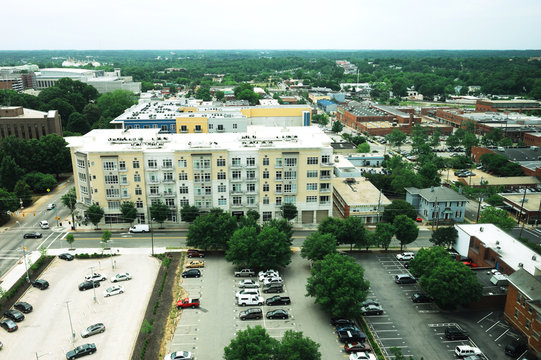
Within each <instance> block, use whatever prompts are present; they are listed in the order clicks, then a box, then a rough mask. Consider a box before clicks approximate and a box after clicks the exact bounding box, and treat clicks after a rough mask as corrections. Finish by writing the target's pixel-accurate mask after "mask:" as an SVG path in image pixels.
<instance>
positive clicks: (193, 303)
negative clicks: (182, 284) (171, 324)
mask: <svg viewBox="0 0 541 360" xmlns="http://www.w3.org/2000/svg"><path fill="white" fill-rule="evenodd" d="M188 307H191V308H192V309H195V308H196V307H199V299H192V298H185V299H182V300H179V301H177V309H180V308H188Z"/></svg>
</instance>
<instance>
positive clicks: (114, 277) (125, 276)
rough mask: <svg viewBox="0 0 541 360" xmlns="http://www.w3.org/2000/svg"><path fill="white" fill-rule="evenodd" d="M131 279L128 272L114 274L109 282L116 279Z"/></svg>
mask: <svg viewBox="0 0 541 360" xmlns="http://www.w3.org/2000/svg"><path fill="white" fill-rule="evenodd" d="M126 280H131V275H130V274H129V273H124V274H116V275H115V276H113V277H112V278H111V282H117V281H126Z"/></svg>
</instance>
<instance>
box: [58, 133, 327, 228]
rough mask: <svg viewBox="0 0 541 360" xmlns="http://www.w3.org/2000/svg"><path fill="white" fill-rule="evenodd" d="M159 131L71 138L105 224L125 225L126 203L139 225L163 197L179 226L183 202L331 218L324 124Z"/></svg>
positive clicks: (87, 190)
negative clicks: (286, 208) (289, 209)
mask: <svg viewBox="0 0 541 360" xmlns="http://www.w3.org/2000/svg"><path fill="white" fill-rule="evenodd" d="M158 131H159V130H158V129H138V130H121V129H114V130H93V131H91V132H89V133H88V134H86V135H84V136H80V137H69V138H66V140H67V141H68V144H69V145H68V146H69V147H70V149H71V154H72V161H73V168H74V173H75V174H74V178H75V185H76V189H77V200H78V202H79V203H80V204H81V205H83V206H81V208H85V207H87V206H89V205H91V204H93V203H96V204H98V205H99V206H101V207H102V208H103V209H104V210H105V220H104V221H105V222H106V223H122V222H123V220H122V218H121V215H120V204H121V203H122V202H124V201H131V202H133V203H135V204H136V207H137V210H138V221H139V222H141V223H145V222H148V208H149V206H150V205H151V204H152V203H153V202H154V201H158V200H161V201H162V202H164V203H165V204H167V205H168V206H169V207H170V209H171V213H170V217H169V221H168V222H166V225H167V224H174V223H179V222H180V215H179V211H180V208H181V207H182V206H184V205H187V204H189V205H195V206H197V207H198V208H200V210H201V211H209V210H210V209H212V208H221V209H223V210H225V211H227V212H229V213H231V214H234V215H243V214H246V212H247V211H248V210H250V209H253V210H256V211H258V212H259V213H260V215H261V220H263V221H265V220H269V219H272V218H280V213H281V212H280V206H281V205H282V204H283V203H286V202H290V203H293V204H295V205H296V207H297V210H298V216H297V219H296V221H297V222H299V223H300V222H302V223H316V222H320V221H321V220H323V219H324V218H326V217H327V216H331V209H332V185H331V180H332V176H333V175H332V174H333V162H332V151H333V150H332V147H331V146H330V143H331V139H330V138H329V137H328V136H327V135H325V134H324V133H323V132H322V131H321V130H320V129H319V128H318V127H290V128H278V127H249V129H248V131H247V132H246V133H225V134H168V135H162V134H159V133H158Z"/></svg>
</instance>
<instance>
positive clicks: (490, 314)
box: [477, 312, 492, 324]
mask: <svg viewBox="0 0 541 360" xmlns="http://www.w3.org/2000/svg"><path fill="white" fill-rule="evenodd" d="M490 315H492V312H491V313H489V314H488V315H487V316H485V317H484V318H482V319H481V320H479V321H478V322H477V323H478V324H479V323H480V322H481V321H483V320H485V319H486V318H487V317H489V316H490Z"/></svg>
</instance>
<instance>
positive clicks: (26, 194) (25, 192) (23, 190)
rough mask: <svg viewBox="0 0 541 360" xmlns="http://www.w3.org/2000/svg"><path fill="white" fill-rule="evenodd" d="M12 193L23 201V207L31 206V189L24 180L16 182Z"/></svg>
mask: <svg viewBox="0 0 541 360" xmlns="http://www.w3.org/2000/svg"><path fill="white" fill-rule="evenodd" d="M13 192H14V193H15V195H16V196H17V197H18V198H19V199H20V200H22V201H23V206H28V205H30V204H32V189H31V188H30V186H29V185H28V184H27V183H26V182H25V181H24V180H19V181H17V183H16V184H15V188H14V189H13Z"/></svg>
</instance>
